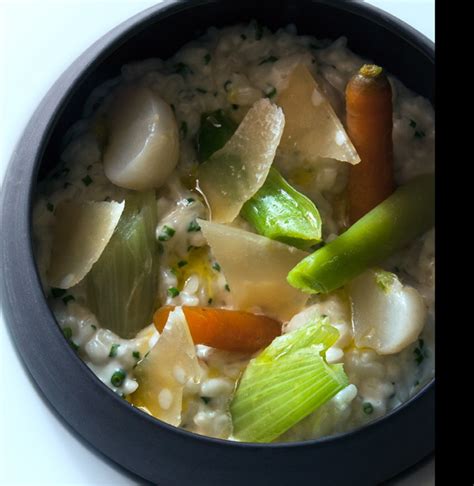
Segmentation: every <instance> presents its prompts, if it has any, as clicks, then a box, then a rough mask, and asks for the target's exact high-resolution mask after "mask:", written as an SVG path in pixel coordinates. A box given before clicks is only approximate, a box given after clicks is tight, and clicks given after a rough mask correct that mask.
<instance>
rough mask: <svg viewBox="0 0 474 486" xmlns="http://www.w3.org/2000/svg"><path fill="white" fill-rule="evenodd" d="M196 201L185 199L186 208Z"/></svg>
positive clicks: (190, 198) (189, 198)
mask: <svg viewBox="0 0 474 486" xmlns="http://www.w3.org/2000/svg"><path fill="white" fill-rule="evenodd" d="M195 200H196V199H194V198H192V197H188V198H187V199H185V201H186V206H190V205H191V204H192V203H193V202H194V201H195Z"/></svg>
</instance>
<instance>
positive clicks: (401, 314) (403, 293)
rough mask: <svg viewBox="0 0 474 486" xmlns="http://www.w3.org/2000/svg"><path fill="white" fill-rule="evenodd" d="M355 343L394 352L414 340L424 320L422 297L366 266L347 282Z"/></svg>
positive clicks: (378, 350)
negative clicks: (360, 272) (365, 270)
mask: <svg viewBox="0 0 474 486" xmlns="http://www.w3.org/2000/svg"><path fill="white" fill-rule="evenodd" d="M349 295H350V298H351V302H352V327H353V331H354V340H355V343H356V345H357V346H359V347H367V348H372V349H373V350H375V351H376V352H377V353H378V354H393V353H398V352H400V351H402V349H404V348H406V347H407V346H408V345H410V344H412V343H414V342H415V341H416V340H417V338H418V336H419V335H420V333H421V331H422V330H423V327H424V325H425V321H426V314H427V313H426V307H425V304H424V301H423V297H422V296H421V295H420V294H419V292H418V291H417V290H416V289H414V288H413V287H409V286H406V285H405V286H404V285H402V284H401V283H400V281H399V280H398V277H397V276H396V275H395V274H393V273H390V272H385V271H383V270H379V269H377V270H368V271H367V272H364V273H363V274H362V275H360V276H359V277H357V278H356V279H354V280H353V281H352V282H351V283H350V284H349Z"/></svg>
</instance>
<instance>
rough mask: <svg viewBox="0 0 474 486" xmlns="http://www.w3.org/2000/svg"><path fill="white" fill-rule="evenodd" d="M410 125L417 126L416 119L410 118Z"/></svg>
mask: <svg viewBox="0 0 474 486" xmlns="http://www.w3.org/2000/svg"><path fill="white" fill-rule="evenodd" d="M410 126H411V127H412V128H416V121H415V120H411V119H410Z"/></svg>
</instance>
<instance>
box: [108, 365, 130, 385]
mask: <svg viewBox="0 0 474 486" xmlns="http://www.w3.org/2000/svg"><path fill="white" fill-rule="evenodd" d="M126 377H127V373H125V371H124V370H122V369H119V370H117V371H115V372H114V374H113V375H112V377H111V378H110V383H112V385H113V386H115V387H116V388H118V387H119V386H122V384H123V382H124V381H125V378H126Z"/></svg>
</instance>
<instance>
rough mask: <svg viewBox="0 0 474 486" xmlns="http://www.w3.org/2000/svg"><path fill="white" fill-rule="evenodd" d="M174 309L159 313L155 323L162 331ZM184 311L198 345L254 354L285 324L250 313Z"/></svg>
mask: <svg viewBox="0 0 474 486" xmlns="http://www.w3.org/2000/svg"><path fill="white" fill-rule="evenodd" d="M173 309H174V307H173V306H165V307H161V308H160V309H158V310H157V311H156V312H155V315H154V317H153V322H154V323H155V327H156V328H157V329H158V331H160V332H161V331H162V330H163V328H164V327H165V324H166V321H167V320H168V315H169V313H170V312H171V311H172V310H173ZM183 312H184V315H185V316H186V320H187V322H188V326H189V331H190V332H191V336H192V338H193V341H194V344H205V345H207V346H211V347H213V348H218V349H224V350H226V351H236V352H243V353H254V352H255V351H258V350H259V349H261V348H264V347H266V346H268V345H269V344H270V343H271V342H272V341H273V339H275V338H276V337H277V336H279V335H280V334H281V323H279V322H278V321H276V320H274V319H271V318H270V317H266V316H262V315H256V314H251V313H250V312H243V311H235V310H228V309H216V308H213V307H187V306H183Z"/></svg>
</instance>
